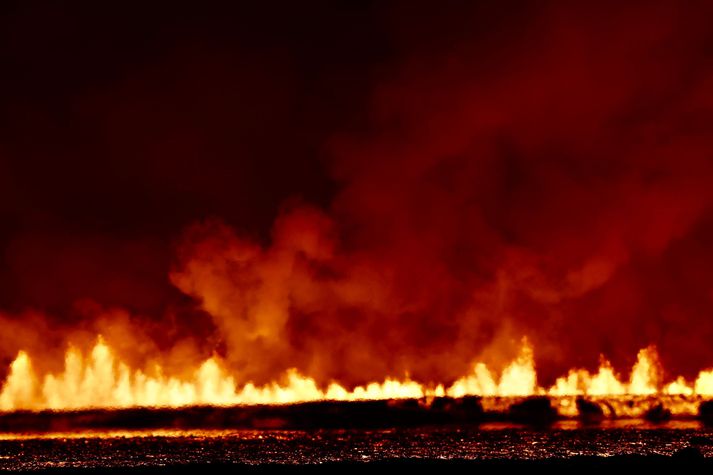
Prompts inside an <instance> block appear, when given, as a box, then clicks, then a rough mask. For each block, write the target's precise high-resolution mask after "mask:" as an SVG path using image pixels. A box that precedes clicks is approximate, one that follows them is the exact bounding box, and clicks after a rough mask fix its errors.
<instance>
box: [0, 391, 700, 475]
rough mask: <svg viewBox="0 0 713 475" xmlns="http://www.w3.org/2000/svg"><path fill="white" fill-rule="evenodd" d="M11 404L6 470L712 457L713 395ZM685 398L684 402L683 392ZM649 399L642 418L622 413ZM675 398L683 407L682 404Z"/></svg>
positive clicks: (1, 460)
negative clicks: (117, 406) (695, 398)
mask: <svg viewBox="0 0 713 475" xmlns="http://www.w3.org/2000/svg"><path fill="white" fill-rule="evenodd" d="M485 402H486V403H487V404H483V403H482V401H481V400H480V399H479V398H462V399H458V400H453V399H448V398H441V399H437V400H433V401H430V402H429V403H428V404H423V401H416V400H401V401H368V402H361V403H334V402H318V403H307V404H297V405H289V406H254V407H231V408H214V407H213V408H210V407H194V408H183V409H121V410H84V411H74V412H59V413H53V412H49V411H45V412H39V413H33V412H14V413H5V414H0V470H10V471H15V472H18V471H20V472H24V471H33V472H35V473H37V472H38V471H39V472H43V473H72V472H82V473H85V474H87V473H89V474H92V473H112V474H113V473H117V474H118V473H127V472H129V473H146V474H153V473H176V472H184V473H202V472H207V473H247V472H260V473H263V472H275V471H277V472H285V471H295V470H298V471H308V472H320V473H338V472H339V471H346V470H352V469H357V470H376V469H378V470H397V471H399V473H401V471H403V470H424V469H425V470H449V471H450V470H461V469H462V470H469V471H473V469H477V470H481V469H486V470H491V469H492V470H511V469H523V470H528V471H529V470H541V469H547V470H550V471H558V470H560V469H561V470H563V471H564V470H567V471H571V470H572V469H578V468H595V469H596V468H599V469H606V468H609V467H616V466H622V465H624V466H630V465H635V466H637V467H642V468H643V469H647V470H648V469H650V470H661V469H663V470H666V469H669V470H670V469H678V468H680V467H684V466H691V465H696V466H697V468H696V469H697V470H699V469H703V470H706V471H707V472H710V469H711V468H713V402H710V401H708V402H702V403H701V404H700V407H699V410H698V412H697V413H694V414H693V415H689V416H685V417H683V416H675V415H672V413H671V411H669V409H668V407H669V406H667V404H674V403H677V401H674V400H653V401H650V400H631V401H623V402H622V401H618V405H616V406H615V405H614V403H613V402H608V401H597V400H593V401H588V400H577V401H573V404H574V403H576V408H577V411H578V413H575V415H574V416H570V417H562V416H561V415H559V413H558V412H557V411H556V410H555V409H554V407H553V405H552V401H550V400H549V399H547V398H525V399H522V398H520V399H513V400H506V401H485ZM678 402H679V403H680V401H678ZM637 404H639V405H641V404H645V405H646V406H644V407H645V408H647V409H646V410H645V411H639V413H640V414H641V415H642V417H638V418H631V417H630V416H626V415H625V414H623V413H622V411H630V410H632V408H636V407H637V406H636V405H637ZM671 407H672V406H671Z"/></svg>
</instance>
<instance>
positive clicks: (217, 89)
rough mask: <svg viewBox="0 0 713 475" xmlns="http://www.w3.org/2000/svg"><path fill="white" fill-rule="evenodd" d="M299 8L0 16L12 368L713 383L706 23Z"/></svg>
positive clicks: (536, 9)
mask: <svg viewBox="0 0 713 475" xmlns="http://www.w3.org/2000/svg"><path fill="white" fill-rule="evenodd" d="M278 3H279V2H278ZM306 3H307V5H305V4H304V3H303V2H284V4H282V5H277V6H275V5H271V6H269V7H268V6H267V5H265V6H264V7H259V6H254V5H253V6H251V5H249V4H244V5H243V4H242V2H238V3H237V4H236V5H234V6H233V7H231V8H230V9H223V8H209V7H205V8H201V9H200V10H195V8H197V7H195V6H194V7H193V8H191V9H186V10H181V9H180V8H179V7H177V6H176V5H173V4H167V5H163V6H161V5H159V4H158V3H154V2H148V3H147V4H144V5H140V6H139V5H131V4H130V2H117V3H116V4H115V5H114V6H110V5H109V3H107V2H86V3H81V2H80V3H75V4H72V5H71V6H68V5H63V6H60V5H55V6H51V5H44V4H33V3H32V2H17V3H16V4H14V5H13V4H10V3H9V4H7V5H3V7H2V9H3V10H4V12H3V14H2V19H1V20H0V60H1V61H2V64H3V73H2V75H0V88H1V89H0V90H1V91H2V93H1V94H2V96H0V98H1V100H0V217H2V220H1V221H0V250H1V251H2V254H0V265H1V267H0V309H2V312H1V315H2V320H3V327H2V328H3V329H2V330H1V331H0V342H1V343H2V345H1V346H0V348H2V356H3V357H4V358H5V360H6V361H9V360H10V359H11V358H13V357H14V355H15V354H16V352H17V350H19V349H20V348H29V349H31V350H34V351H48V352H50V354H55V352H60V351H62V350H63V349H64V347H65V345H66V343H67V342H68V341H77V342H81V341H85V342H86V341H90V340H91V339H92V338H93V337H94V336H95V335H96V334H97V333H98V332H100V333H102V334H103V335H104V336H105V338H106V339H107V340H109V341H110V342H111V343H112V345H114V346H116V347H117V349H118V351H120V352H121V353H122V354H123V355H124V356H125V357H126V358H128V359H130V360H132V361H135V362H137V364H140V362H141V361H142V358H144V357H145V356H146V355H151V356H152V357H157V356H156V355H160V358H161V359H163V360H164V361H165V362H166V364H168V365H169V366H171V365H172V367H173V369H174V371H176V372H180V371H181V368H185V367H188V366H187V365H186V364H187V363H188V362H190V361H195V360H198V359H200V358H203V357H205V356H206V355H209V354H210V353H211V352H213V351H217V352H218V353H220V354H222V355H224V356H225V357H226V359H227V361H228V362H229V363H230V365H231V367H232V368H233V369H234V371H235V374H236V376H237V378H238V379H239V380H241V381H247V380H255V381H258V382H265V381H269V380H272V379H274V378H276V377H277V376H278V375H279V374H280V373H281V372H283V371H284V370H285V369H286V368H289V367H296V368H298V369H299V370H300V371H301V372H303V373H305V374H307V375H311V376H314V377H315V378H317V379H318V380H319V381H320V382H323V383H324V382H328V381H331V380H337V381H340V382H342V383H345V384H356V383H363V382H365V381H369V380H382V379H383V378H384V377H386V376H397V377H399V376H403V375H404V374H406V373H408V374H410V375H411V376H412V377H414V378H416V379H418V380H421V381H424V382H449V381H452V380H453V379H455V378H457V377H459V376H461V375H463V374H464V373H466V372H467V371H468V369H469V367H470V364H471V363H472V362H473V360H474V359H481V360H485V361H488V362H491V363H494V364H496V365H497V364H502V363H503V362H505V361H507V360H509V359H510V358H511V357H512V356H513V355H514V354H515V353H516V352H517V349H518V345H519V342H520V339H521V338H522V337H523V336H527V337H528V338H529V340H530V341H531V342H532V343H533V346H534V348H535V356H536V361H537V367H538V372H539V376H540V377H541V379H542V382H543V383H547V382H551V380H552V378H553V377H554V376H558V375H560V374H562V373H563V372H564V371H565V370H566V369H567V368H569V367H572V366H584V367H589V368H592V367H594V366H596V365H597V364H598V362H599V355H600V354H602V353H604V354H606V355H607V356H608V357H609V358H610V359H611V360H612V361H613V363H614V364H615V366H616V367H617V368H619V369H620V370H624V369H625V368H627V367H630V365H631V363H632V362H633V361H634V359H635V357H636V352H637V350H639V349H640V348H643V347H645V346H647V345H649V344H655V345H656V346H657V347H658V349H659V352H660V354H661V359H662V362H663V364H664V367H665V368H666V369H667V370H668V371H669V372H670V373H671V374H673V373H676V374H678V373H682V374H684V375H687V376H691V375H692V374H694V373H695V372H697V371H698V370H699V369H701V368H704V367H710V366H712V365H713V346H712V345H711V342H713V247H712V246H713V207H712V206H713V7H711V5H710V4H709V3H707V2H700V3H698V2H685V3H684V2H591V4H590V5H589V6H586V5H583V4H581V2H575V3H573V2H561V3H560V2H553V3H545V2H533V3H527V2H513V3H512V4H508V2H482V3H478V2H431V3H430V4H427V3H426V2H407V1H404V2H306ZM258 4H259V2H258ZM169 5H170V6H169ZM53 361H54V362H53ZM45 364H46V365H47V367H48V368H52V367H53V365H55V366H56V365H57V364H59V365H61V360H57V361H55V360H54V359H53V358H48V362H46V363H45Z"/></svg>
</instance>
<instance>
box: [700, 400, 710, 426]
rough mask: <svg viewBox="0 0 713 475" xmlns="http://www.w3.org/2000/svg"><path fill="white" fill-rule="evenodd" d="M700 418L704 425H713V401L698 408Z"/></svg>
mask: <svg viewBox="0 0 713 475" xmlns="http://www.w3.org/2000/svg"><path fill="white" fill-rule="evenodd" d="M698 417H699V418H700V419H701V420H702V421H703V423H704V424H708V425H713V401H703V402H702V403H701V405H700V406H699V407H698Z"/></svg>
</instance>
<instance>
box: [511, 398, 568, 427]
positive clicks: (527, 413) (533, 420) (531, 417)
mask: <svg viewBox="0 0 713 475" xmlns="http://www.w3.org/2000/svg"><path fill="white" fill-rule="evenodd" d="M508 415H509V416H510V419H511V420H512V421H514V422H521V423H525V424H532V425H546V424H550V423H552V422H554V421H555V420H556V419H557V416H558V414H557V410H556V409H555V408H554V407H552V402H551V401H550V399H549V398H547V397H540V396H537V397H531V398H527V399H525V400H524V401H522V402H519V403H516V404H513V405H512V406H510V409H509V410H508Z"/></svg>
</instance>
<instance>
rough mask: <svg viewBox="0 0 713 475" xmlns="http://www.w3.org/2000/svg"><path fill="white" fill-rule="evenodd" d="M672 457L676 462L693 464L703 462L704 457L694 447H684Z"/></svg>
mask: <svg viewBox="0 0 713 475" xmlns="http://www.w3.org/2000/svg"><path fill="white" fill-rule="evenodd" d="M673 457H674V458H675V459H677V460H681V461H685V462H695V461H701V462H702V461H703V459H704V457H703V454H702V453H701V451H700V450H699V449H697V448H695V447H685V448H683V449H680V450H677V451H676V452H675V453H674V454H673Z"/></svg>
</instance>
